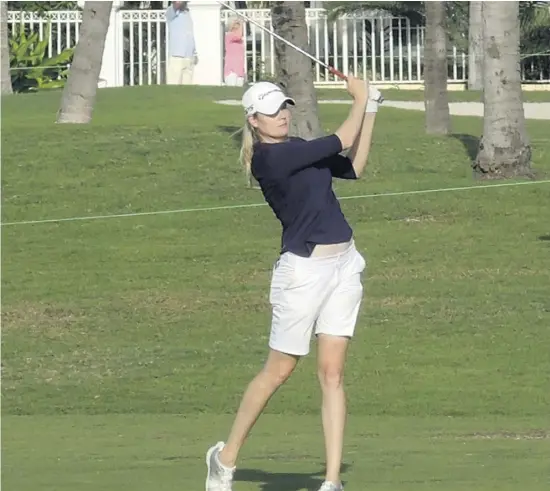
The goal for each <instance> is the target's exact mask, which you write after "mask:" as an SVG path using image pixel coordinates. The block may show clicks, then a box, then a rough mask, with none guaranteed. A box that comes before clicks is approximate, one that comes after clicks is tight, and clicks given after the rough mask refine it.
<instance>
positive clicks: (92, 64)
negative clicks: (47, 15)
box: [57, 2, 113, 123]
mask: <svg viewBox="0 0 550 491" xmlns="http://www.w3.org/2000/svg"><path fill="white" fill-rule="evenodd" d="M112 5H113V2H86V3H85V4H84V10H83V13H82V25H81V28H80V38H79V40H78V44H77V46H76V49H75V53H74V57H73V63H72V65H71V69H70V71H69V78H68V80H67V83H66V84H65V87H64V89H63V95H62V98H61V108H60V109H59V112H58V115H57V122H58V123H89V122H90V120H91V119H92V112H93V109H94V103H95V98H96V92H97V83H98V80H99V73H100V72H101V62H102V60H103V50H104V47H105V38H106V37H107V31H108V30H109V22H110V19H111V8H112Z"/></svg>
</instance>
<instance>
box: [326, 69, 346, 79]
mask: <svg viewBox="0 0 550 491" xmlns="http://www.w3.org/2000/svg"><path fill="white" fill-rule="evenodd" d="M328 71H329V72H330V73H333V74H334V75H336V76H337V77H340V78H341V79H342V80H345V81H347V80H348V77H347V76H346V75H344V74H343V73H342V72H341V71H339V70H336V68H333V67H331V66H329V67H328Z"/></svg>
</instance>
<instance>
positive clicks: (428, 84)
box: [424, 2, 451, 135]
mask: <svg viewBox="0 0 550 491" xmlns="http://www.w3.org/2000/svg"><path fill="white" fill-rule="evenodd" d="M425 8H426V41H425V47H424V106H425V107H426V132H427V133H428V134H436V135H446V134H448V133H449V132H450V131H451V117H450V114H449V97H448V94H447V34H446V32H445V2H426V6H425Z"/></svg>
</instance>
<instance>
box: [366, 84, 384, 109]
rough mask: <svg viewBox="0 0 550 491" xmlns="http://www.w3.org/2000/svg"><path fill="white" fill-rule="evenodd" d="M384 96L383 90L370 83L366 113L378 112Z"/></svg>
mask: <svg viewBox="0 0 550 491" xmlns="http://www.w3.org/2000/svg"><path fill="white" fill-rule="evenodd" d="M383 101H384V97H382V94H381V92H380V91H379V90H378V89H377V88H376V87H373V86H372V85H369V100H368V101H367V109H366V110H365V112H366V113H376V112H378V106H379V105H380V104H382V102H383Z"/></svg>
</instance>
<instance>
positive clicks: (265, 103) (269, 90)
mask: <svg viewBox="0 0 550 491" xmlns="http://www.w3.org/2000/svg"><path fill="white" fill-rule="evenodd" d="M285 102H288V103H290V104H292V105H293V106H295V105H296V102H295V101H294V99H292V98H291V97H287V96H286V95H285V93H284V92H283V91H282V89H281V88H280V87H279V86H278V85H275V84H273V83H271V82H256V83H255V84H254V85H252V86H251V87H250V88H249V89H248V90H247V91H246V92H245V93H244V95H243V99H242V105H243V107H244V112H245V114H246V115H247V116H250V115H252V114H255V113H261V114H267V115H271V114H276V113H277V112H278V111H279V109H281V106H282V105H283V104H284V103H285Z"/></svg>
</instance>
